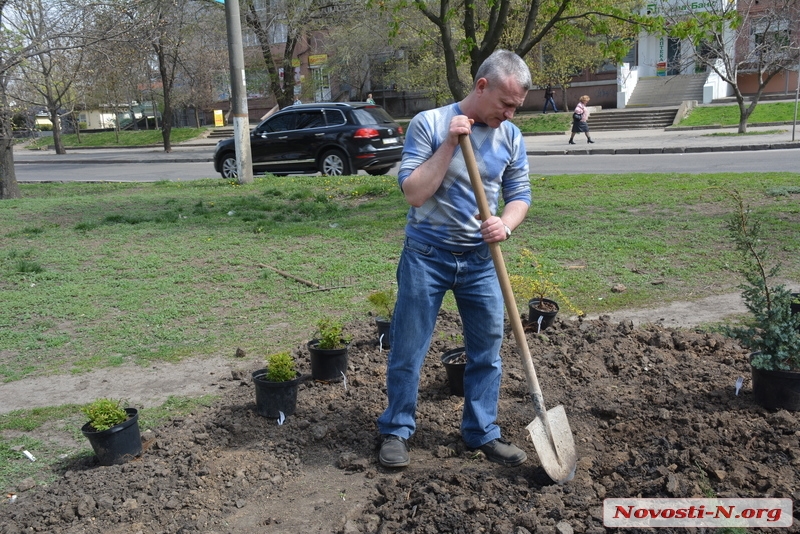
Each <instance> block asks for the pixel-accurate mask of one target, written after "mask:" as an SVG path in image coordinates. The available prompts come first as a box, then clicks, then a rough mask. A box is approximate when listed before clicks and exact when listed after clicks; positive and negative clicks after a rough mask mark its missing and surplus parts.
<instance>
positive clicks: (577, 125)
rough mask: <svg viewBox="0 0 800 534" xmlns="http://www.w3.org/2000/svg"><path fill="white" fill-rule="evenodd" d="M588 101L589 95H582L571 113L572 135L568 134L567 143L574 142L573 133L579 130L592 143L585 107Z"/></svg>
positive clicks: (587, 113)
mask: <svg viewBox="0 0 800 534" xmlns="http://www.w3.org/2000/svg"><path fill="white" fill-rule="evenodd" d="M588 103H589V95H583V96H582V97H581V98H580V102H578V105H577V106H575V111H574V112H573V113H572V135H570V136H569V144H571V145H574V144H575V141H574V139H575V134H576V133H580V132H583V133H585V134H586V141H587V142H588V143H594V141H592V138H591V137H589V123H588V122H587V121H588V120H589V108H587V107H586V104H588Z"/></svg>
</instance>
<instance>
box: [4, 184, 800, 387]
mask: <svg viewBox="0 0 800 534" xmlns="http://www.w3.org/2000/svg"><path fill="white" fill-rule="evenodd" d="M797 181H798V175H796V174H761V173H752V174H717V175H699V176H687V175H677V174H658V175H644V174H626V175H617V176H595V175H580V176H552V177H543V176H536V175H534V176H532V187H533V198H534V204H533V207H532V209H531V211H530V214H529V216H528V218H527V220H526V221H525V222H524V223H523V225H522V226H521V228H520V229H518V230H517V231H515V233H514V238H513V239H511V240H510V241H508V242H507V243H504V244H503V250H504V255H505V257H506V262H507V264H508V265H509V270H510V273H511V274H522V275H530V274H532V270H531V267H530V264H529V262H526V261H524V260H523V259H522V253H523V251H525V250H529V251H531V253H533V255H534V256H535V257H536V258H537V259H538V260H539V261H540V262H541V263H542V265H543V268H544V270H545V272H547V273H549V274H548V276H549V277H550V278H551V279H552V281H553V282H554V283H556V284H558V285H559V286H560V288H561V289H562V291H563V292H564V294H565V295H566V296H567V297H568V298H569V299H570V300H571V301H572V302H573V304H574V305H575V306H576V307H577V308H580V309H582V310H584V311H585V312H586V313H590V314H592V313H601V312H605V311H613V310H617V309H621V308H628V307H641V306H655V305H661V304H664V303H666V302H670V301H673V300H686V299H694V298H700V297H703V296H706V295H710V294H715V293H721V292H727V291H732V290H735V289H734V288H735V286H736V284H738V283H739V282H740V281H741V280H739V278H738V277H737V275H736V274H735V273H733V272H732V271H731V267H732V266H734V265H735V264H736V262H737V258H736V257H735V255H734V253H733V246H732V245H731V243H730V242H729V239H728V236H727V235H726V230H725V221H726V217H727V213H728V212H729V211H730V206H729V205H728V203H727V200H726V197H725V196H724V195H723V194H722V193H721V192H720V190H719V189H718V188H719V187H727V188H732V187H735V188H737V189H738V190H740V191H741V192H742V193H743V194H744V195H745V197H746V198H748V199H750V200H751V202H752V203H753V206H754V209H755V210H756V212H757V213H758V214H760V215H763V216H764V219H765V220H764V225H765V226H766V227H767V229H768V231H769V232H770V233H771V235H772V236H773V238H774V243H775V246H776V249H777V251H776V252H777V255H778V256H779V257H780V258H781V259H783V260H784V264H785V270H784V273H783V274H784V276H785V277H787V278H792V279H795V280H800V264H798V262H797V261H795V258H796V255H797V253H798V251H799V250H800V231H798V230H800V228H798V223H797V221H798V214H800V196H799V194H798V189H797ZM22 191H23V195H24V198H22V199H21V200H16V201H7V202H2V203H0V239H2V240H3V245H4V246H3V248H2V249H0V292H2V294H3V309H4V313H3V314H2V315H0V379H2V380H3V381H12V380H19V379H22V378H25V377H26V376H31V375H33V374H37V375H41V374H45V375H47V374H59V373H82V372H86V371H90V370H92V369H95V368H99V367H113V366H118V365H122V364H124V363H137V364H141V365H148V364H150V363H152V362H157V361H179V360H183V359H186V358H199V357H205V356H219V355H222V356H227V355H232V354H233V353H234V351H235V349H236V348H237V347H241V348H242V349H244V350H245V351H246V352H247V353H248V354H250V353H252V354H261V355H264V356H266V355H267V354H270V353H273V352H279V351H282V350H287V349H291V348H292V347H295V346H297V345H298V344H299V343H301V342H302V341H303V340H307V339H309V338H310V336H311V335H312V333H313V332H314V329H315V325H316V324H317V322H318V320H319V319H320V318H321V317H323V316H327V315H331V314H333V315H336V316H339V317H340V318H342V319H343V320H344V321H345V322H347V321H349V320H353V319H363V318H365V317H366V316H367V314H368V312H369V311H370V309H371V307H370V304H369V302H368V301H367V295H368V294H370V293H372V292H374V291H376V290H379V289H385V288H387V287H390V286H391V284H392V282H393V280H394V272H395V268H396V264H397V259H398V256H399V253H400V250H401V246H402V238H403V227H404V224H405V215H406V211H407V204H406V202H405V200H404V199H403V197H402V195H401V194H400V192H399V191H398V188H397V185H396V179H395V178H394V177H391V176H385V177H370V176H352V177H342V178H330V177H325V178H323V177H316V176H314V177H306V176H303V177H288V178H275V177H271V176H267V177H259V178H257V179H256V181H255V183H253V184H252V185H245V186H240V185H238V184H235V183H231V182H227V181H222V180H210V179H209V180H202V181H196V182H159V183H148V184H130V183H128V184H119V183H116V184H115V183H105V184H85V183H66V184H55V183H54V184H37V185H25V184H23V185H22ZM23 260H24V261H23ZM576 267H578V268H576ZM278 271H282V272H284V273H287V274H289V275H290V276H282V275H281V274H279V272H278ZM293 277H296V278H300V279H303V280H306V281H310V282H312V283H313V284H318V285H321V286H323V290H318V289H316V288H314V287H309V286H308V285H304V284H302V283H299V282H297V280H296V279H295V278H293ZM656 282H658V283H656ZM614 284H624V285H625V286H626V287H627V290H626V291H624V292H622V293H614V292H612V291H611V287H612V286H613V285H614ZM517 297H518V300H519V303H520V306H521V309H524V306H525V303H526V302H527V298H528V297H529V296H527V295H517ZM447 306H449V307H451V308H452V306H453V304H452V301H449V300H448V302H447ZM265 332H266V333H267V334H266V335H265Z"/></svg>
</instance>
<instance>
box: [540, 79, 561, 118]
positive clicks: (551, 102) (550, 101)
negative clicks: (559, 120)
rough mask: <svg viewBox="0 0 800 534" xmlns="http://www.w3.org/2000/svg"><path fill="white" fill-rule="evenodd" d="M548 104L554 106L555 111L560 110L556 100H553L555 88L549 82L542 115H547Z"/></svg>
mask: <svg viewBox="0 0 800 534" xmlns="http://www.w3.org/2000/svg"><path fill="white" fill-rule="evenodd" d="M548 105H550V106H552V107H553V113H556V112H558V108H557V107H556V101H555V100H553V88H552V87H551V86H550V84H547V87H545V88H544V107H543V108H542V115H547V106H548Z"/></svg>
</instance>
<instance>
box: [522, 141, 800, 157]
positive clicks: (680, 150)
mask: <svg viewBox="0 0 800 534" xmlns="http://www.w3.org/2000/svg"><path fill="white" fill-rule="evenodd" d="M794 148H800V141H795V142H783V143H771V144H764V145H727V146H687V147H681V146H670V147H662V148H659V147H642V148H630V147H626V148H577V149H570V148H565V149H563V150H528V151H526V152H525V153H526V154H527V155H528V156H566V155H576V156H584V155H592V154H596V155H619V156H622V155H626V156H628V155H632V154H634V155H635V154H696V153H700V152H740V151H742V152H744V151H755V150H784V149H794Z"/></svg>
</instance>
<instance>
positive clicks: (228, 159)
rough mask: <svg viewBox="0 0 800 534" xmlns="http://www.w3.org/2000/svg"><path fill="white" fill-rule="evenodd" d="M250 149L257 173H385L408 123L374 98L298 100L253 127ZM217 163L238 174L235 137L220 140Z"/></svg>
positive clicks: (396, 155) (219, 167) (232, 174)
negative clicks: (371, 101) (364, 100)
mask: <svg viewBox="0 0 800 534" xmlns="http://www.w3.org/2000/svg"><path fill="white" fill-rule="evenodd" d="M250 152H251V153H252V157H253V172H255V173H263V172H270V173H273V174H289V173H314V172H317V171H319V172H321V173H322V174H324V175H330V176H341V175H346V174H355V173H357V172H358V170H359V169H364V170H365V171H366V172H368V173H369V174H373V175H378V174H386V173H387V172H389V169H391V168H392V166H394V164H396V163H397V162H398V161H400V158H401V154H402V152H403V128H402V127H401V126H400V125H399V124H397V123H396V122H395V121H394V119H393V118H392V117H390V116H389V114H388V113H386V111H385V110H384V109H383V108H382V107H380V106H376V105H374V104H366V103H360V102H359V103H355V102H350V103H325V104H322V103H320V104H296V105H293V106H287V107H285V108H283V109H282V110H280V111H279V112H277V113H275V114H274V115H272V116H270V117H268V118H266V119H264V121H263V122H261V124H259V125H258V126H256V127H255V128H254V129H253V131H252V132H250ZM214 169H215V170H216V171H217V172H218V173H220V174H222V177H223V178H235V177H236V148H235V145H234V140H233V139H232V138H231V139H225V140H223V141H220V142H219V143H217V147H216V149H214Z"/></svg>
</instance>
